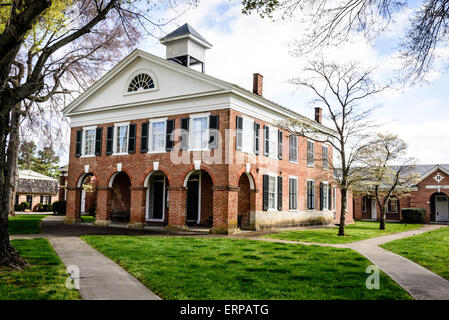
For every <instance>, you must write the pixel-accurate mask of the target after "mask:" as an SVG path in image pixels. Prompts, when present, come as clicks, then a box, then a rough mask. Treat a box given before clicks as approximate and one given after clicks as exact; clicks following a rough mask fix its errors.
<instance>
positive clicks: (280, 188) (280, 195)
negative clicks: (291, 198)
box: [278, 176, 282, 211]
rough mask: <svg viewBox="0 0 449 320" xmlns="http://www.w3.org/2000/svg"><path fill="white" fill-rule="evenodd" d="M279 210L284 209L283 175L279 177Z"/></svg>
mask: <svg viewBox="0 0 449 320" xmlns="http://www.w3.org/2000/svg"><path fill="white" fill-rule="evenodd" d="M278 210H279V211H282V177H281V176H279V177H278Z"/></svg>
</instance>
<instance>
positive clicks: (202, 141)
mask: <svg viewBox="0 0 449 320" xmlns="http://www.w3.org/2000/svg"><path fill="white" fill-rule="evenodd" d="M208 119H209V117H208V116H201V117H194V118H191V121H192V131H191V132H192V133H191V141H192V144H191V146H190V147H191V149H192V150H205V149H207V148H208V143H209V130H208V128H209V126H208Z"/></svg>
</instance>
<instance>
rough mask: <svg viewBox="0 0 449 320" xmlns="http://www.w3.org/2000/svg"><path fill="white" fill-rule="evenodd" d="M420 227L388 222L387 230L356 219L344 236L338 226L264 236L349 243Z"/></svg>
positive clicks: (375, 223) (377, 223) (346, 229)
mask: <svg viewBox="0 0 449 320" xmlns="http://www.w3.org/2000/svg"><path fill="white" fill-rule="evenodd" d="M420 227H422V225H421V224H407V225H405V224H401V223H387V226H386V230H379V222H370V221H356V222H355V223H354V224H351V225H347V226H346V227H345V234H346V235H345V236H344V237H339V236H337V233H338V227H332V228H319V229H318V228H317V229H306V230H292V231H281V232H279V233H274V234H269V235H266V236H264V237H265V238H273V239H282V240H292V241H302V242H315V243H348V242H354V241H359V240H365V239H370V238H374V237H380V236H384V235H387V234H391V233H397V232H403V231H409V230H413V229H417V228H420Z"/></svg>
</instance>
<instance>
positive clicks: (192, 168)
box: [180, 164, 217, 187]
mask: <svg viewBox="0 0 449 320" xmlns="http://www.w3.org/2000/svg"><path fill="white" fill-rule="evenodd" d="M200 170H204V171H206V172H207V173H208V174H209V176H210V178H211V180H212V186H215V185H216V183H217V180H216V178H215V175H214V173H213V171H212V170H211V169H210V168H209V167H208V166H206V165H203V164H201V166H200ZM194 171H197V170H195V165H193V164H191V165H190V166H189V168H188V169H187V170H186V171H185V172H184V174H183V175H182V180H181V181H180V184H181V185H182V186H184V187H185V186H186V184H187V181H188V180H189V179H188V178H189V177H190V175H191V174H192V172H194Z"/></svg>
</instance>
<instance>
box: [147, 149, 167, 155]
mask: <svg viewBox="0 0 449 320" xmlns="http://www.w3.org/2000/svg"><path fill="white" fill-rule="evenodd" d="M166 152H167V151H166V150H163V151H162V150H161V151H148V152H147V154H156V153H166Z"/></svg>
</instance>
